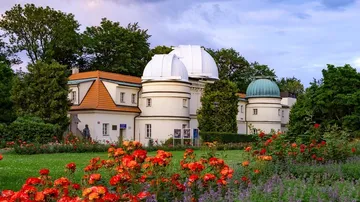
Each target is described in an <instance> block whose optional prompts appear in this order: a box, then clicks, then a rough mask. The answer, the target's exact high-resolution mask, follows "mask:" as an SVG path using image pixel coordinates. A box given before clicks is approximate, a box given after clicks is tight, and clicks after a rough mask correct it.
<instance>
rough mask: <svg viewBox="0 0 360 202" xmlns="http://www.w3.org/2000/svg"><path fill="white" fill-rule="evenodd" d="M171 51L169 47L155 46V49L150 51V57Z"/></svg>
mask: <svg viewBox="0 0 360 202" xmlns="http://www.w3.org/2000/svg"><path fill="white" fill-rule="evenodd" d="M172 50H173V49H172V48H171V47H169V46H156V47H155V48H153V49H151V56H154V55H155V54H168V53H170V52H171V51H172Z"/></svg>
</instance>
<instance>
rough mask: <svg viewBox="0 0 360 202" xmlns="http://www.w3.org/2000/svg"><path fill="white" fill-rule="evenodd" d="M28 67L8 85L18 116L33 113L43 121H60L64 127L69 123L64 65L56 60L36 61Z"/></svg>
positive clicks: (67, 91)
mask: <svg viewBox="0 0 360 202" xmlns="http://www.w3.org/2000/svg"><path fill="white" fill-rule="evenodd" d="M28 71H29V73H27V74H24V75H23V74H19V75H18V77H16V79H15V82H14V86H13V88H12V100H13V102H14V104H15V109H16V112H17V114H18V116H24V115H33V116H37V117H40V118H41V119H43V120H44V121H45V123H51V124H58V125H60V126H61V128H62V129H63V130H64V129H65V128H66V127H67V126H68V123H69V120H68V117H67V113H68V110H69V105H68V104H69V103H68V93H69V87H68V85H67V80H68V78H67V76H66V67H65V66H64V65H60V64H58V63H56V62H53V63H51V64H46V63H44V62H37V63H36V64H31V65H29V66H28Z"/></svg>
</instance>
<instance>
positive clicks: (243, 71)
mask: <svg viewBox="0 0 360 202" xmlns="http://www.w3.org/2000/svg"><path fill="white" fill-rule="evenodd" d="M206 51H207V52H209V54H210V55H211V56H212V57H213V58H214V60H215V62H216V63H217V66H218V70H219V78H220V79H227V80H230V81H232V82H234V83H235V84H236V86H237V88H238V90H239V91H240V92H246V89H247V87H248V85H249V84H250V83H251V81H253V79H254V77H255V76H274V77H275V76H276V75H275V71H274V70H273V69H270V68H269V67H268V66H267V65H260V64H259V63H258V62H254V63H251V64H250V63H249V62H248V61H247V60H246V59H245V58H244V57H243V56H241V55H240V53H239V52H237V51H236V50H235V49H233V48H230V49H225V48H222V49H220V50H213V49H206Z"/></svg>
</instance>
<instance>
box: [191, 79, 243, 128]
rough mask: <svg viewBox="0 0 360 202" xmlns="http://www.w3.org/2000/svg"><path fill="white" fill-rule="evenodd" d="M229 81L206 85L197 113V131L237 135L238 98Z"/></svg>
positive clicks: (232, 84)
mask: <svg viewBox="0 0 360 202" xmlns="http://www.w3.org/2000/svg"><path fill="white" fill-rule="evenodd" d="M236 93H237V88H236V85H235V84H234V83H233V82H231V81H229V80H218V81H215V83H213V84H206V86H205V89H204V95H203V96H202V97H201V103H202V106H201V108H200V109H199V111H198V121H199V129H200V130H202V131H205V132H232V133H237V122H236V115H237V113H238V96H237V95H236Z"/></svg>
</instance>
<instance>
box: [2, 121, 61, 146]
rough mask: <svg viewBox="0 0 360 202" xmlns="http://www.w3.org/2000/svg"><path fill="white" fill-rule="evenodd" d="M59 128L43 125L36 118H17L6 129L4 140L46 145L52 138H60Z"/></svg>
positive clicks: (52, 125)
mask: <svg viewBox="0 0 360 202" xmlns="http://www.w3.org/2000/svg"><path fill="white" fill-rule="evenodd" d="M61 136H62V133H61V130H60V127H59V126H58V125H55V124H49V123H45V122H44V121H43V120H42V119H40V118H38V117H29V116H25V117H19V118H17V119H16V120H15V121H14V122H12V123H11V124H10V125H9V126H7V128H6V132H5V135H4V137H3V138H4V139H5V140H6V141H18V140H22V141H25V142H37V143H41V144H42V143H48V142H51V141H53V138H54V137H57V138H61Z"/></svg>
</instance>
